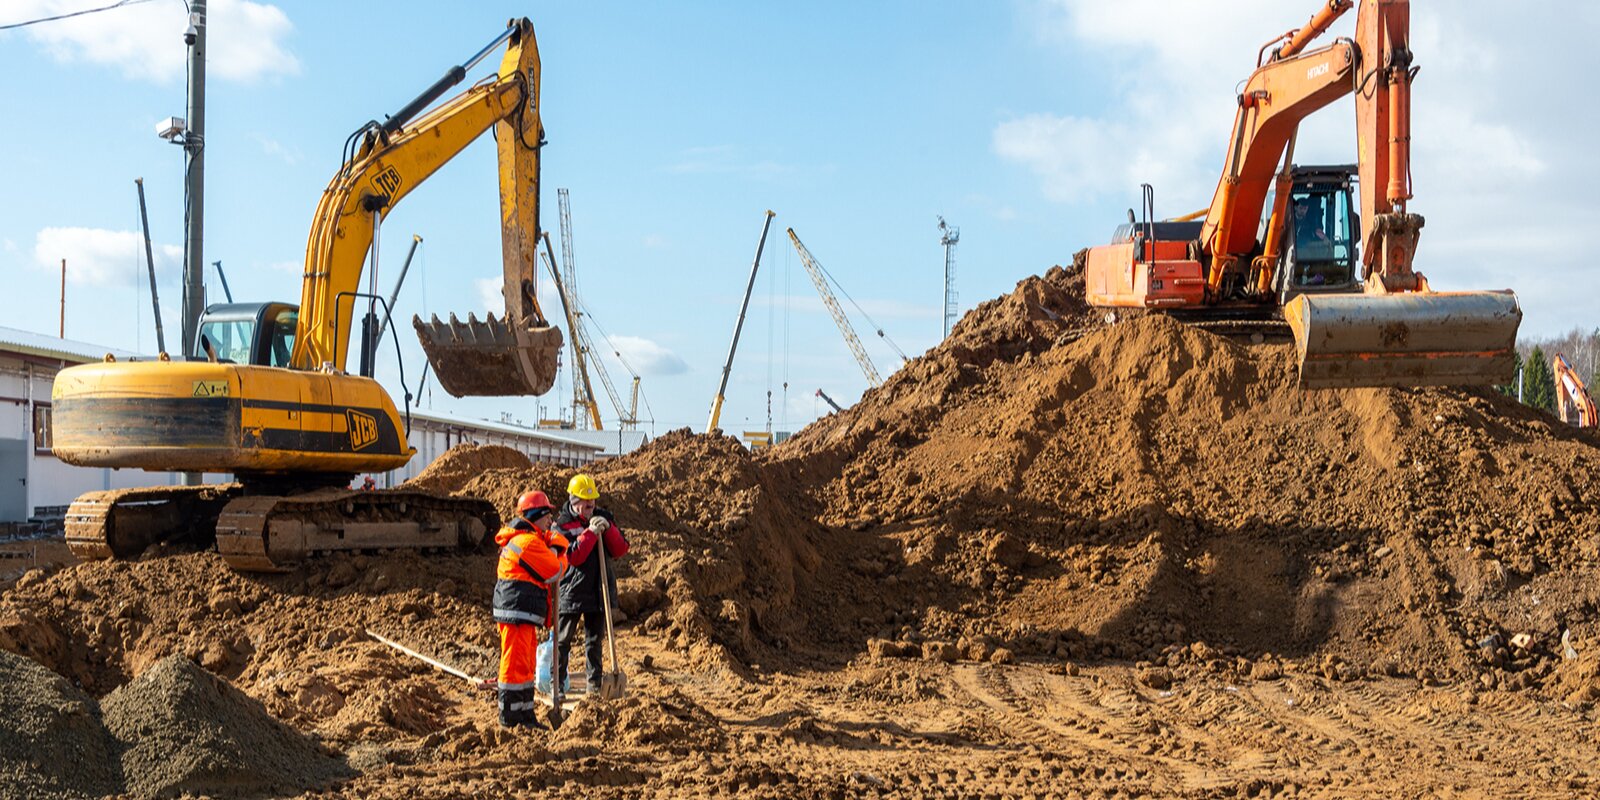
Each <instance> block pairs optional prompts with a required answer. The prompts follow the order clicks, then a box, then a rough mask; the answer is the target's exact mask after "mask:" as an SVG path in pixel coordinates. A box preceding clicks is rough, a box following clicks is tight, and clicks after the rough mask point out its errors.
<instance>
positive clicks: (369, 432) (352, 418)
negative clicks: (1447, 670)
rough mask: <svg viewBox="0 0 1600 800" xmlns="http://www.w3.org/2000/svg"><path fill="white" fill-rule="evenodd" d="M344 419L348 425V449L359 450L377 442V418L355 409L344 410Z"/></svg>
mask: <svg viewBox="0 0 1600 800" xmlns="http://www.w3.org/2000/svg"><path fill="white" fill-rule="evenodd" d="M344 417H345V419H346V420H347V421H348V422H349V423H350V449H351V450H360V449H362V448H364V447H370V446H372V443H373V442H376V441H378V418H377V417H374V416H372V415H371V414H364V413H362V412H360V411H356V410H355V409H345V412H344Z"/></svg>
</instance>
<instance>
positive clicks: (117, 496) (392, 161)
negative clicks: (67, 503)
mask: <svg viewBox="0 0 1600 800" xmlns="http://www.w3.org/2000/svg"><path fill="white" fill-rule="evenodd" d="M502 44H504V45H506V52H505V55H504V57H503V58H502V60H501V62H500V69H499V72H498V74H496V75H494V76H491V77H488V78H485V79H484V80H482V81H480V82H478V83H476V84H474V85H472V86H471V87H470V88H468V89H467V90H465V91H464V92H462V93H460V94H459V95H457V96H455V97H453V98H451V99H449V100H447V101H446V102H444V103H442V104H440V105H439V106H438V107H437V108H434V109H433V110H431V111H427V113H422V112H423V111H424V110H425V109H427V108H428V107H429V106H431V105H432V104H433V103H434V102H435V101H436V100H438V99H439V98H440V97H441V96H443V95H444V93H445V92H447V91H449V90H450V88H451V87H453V86H455V85H456V84H458V83H460V82H461V81H462V80H464V79H465V77H466V73H467V71H468V70H470V69H471V68H472V67H473V66H475V65H476V64H477V63H478V62H480V61H482V60H483V59H484V58H485V57H487V56H488V55H489V54H490V53H492V52H494V51H495V50H496V49H497V48H498V47H500V45H502ZM419 114H420V116H419ZM413 120H414V121H413ZM491 127H492V128H494V129H495V134H496V135H495V139H496V144H497V150H498V155H499V165H500V208H501V239H502V241H501V244H502V250H503V260H504V271H505V289H504V296H505V301H506V316H505V318H504V319H496V318H495V317H494V315H493V314H489V315H488V316H487V319H486V320H482V321H480V320H478V319H477V318H476V316H475V315H468V319H467V321H466V322H461V321H460V320H458V319H456V317H455V316H454V315H451V317H450V320H449V321H448V322H440V321H439V319H438V318H437V317H435V318H433V319H432V320H431V321H429V322H424V321H422V320H421V319H416V318H413V320H412V322H413V325H414V327H415V328H416V330H417V333H418V336H419V337H420V338H421V340H422V345H423V349H424V351H425V352H426V354H427V357H428V360H429V363H430V365H431V367H432V368H433V370H434V371H435V373H436V374H437V376H438V380H439V383H440V385H441V386H443V387H444V388H445V389H446V390H447V391H449V392H450V393H451V394H454V395H456V396H458V397H459V396H465V395H475V396H476V395H537V394H543V393H544V392H546V391H549V389H550V387H551V385H552V384H553V383H554V381H555V377H556V368H557V358H558V356H559V353H560V350H561V345H562V336H561V332H560V330H559V329H557V328H555V327H552V326H551V325H550V324H549V323H548V322H547V321H546V320H545V317H544V315H543V313H542V312H541V311H540V309H539V305H538V302H537V301H536V300H535V293H534V281H535V268H536V265H537V262H536V261H535V255H534V254H535V248H536V245H537V242H538V238H539V203H538V200H539V149H540V147H541V144H542V142H543V141H544V129H543V126H542V125H541V124H540V118H539V53H538V47H537V45H536V44H535V41H534V35H533V25H532V23H531V22H529V21H528V20H527V19H525V18H524V19H516V20H512V21H511V22H510V23H509V24H508V26H507V27H506V30H505V31H503V32H501V33H500V34H499V35H498V36H496V37H495V39H494V40H493V41H491V42H490V43H489V44H488V45H487V46H485V47H484V48H483V49H482V50H480V51H479V52H478V53H476V54H475V55H474V56H473V57H472V58H470V59H468V61H467V62H466V63H464V64H462V65H460V66H456V67H452V68H451V69H450V70H449V71H448V72H447V73H446V74H445V76H444V77H443V78H441V79H439V80H438V81H437V82H435V83H434V85H432V86H430V87H429V88H428V90H427V91H425V92H423V93H422V94H421V95H419V96H418V97H417V98H416V99H414V100H412V101H411V102H410V103H408V104H407V105H406V106H405V107H403V108H402V109H401V110H400V111H398V112H397V113H395V114H394V115H393V116H390V117H389V118H387V119H386V120H385V121H384V122H382V123H379V122H376V121H373V122H369V123H367V124H365V125H363V126H362V127H361V128H360V129H358V130H357V131H356V132H355V133H353V134H351V137H350V139H349V140H348V141H347V142H346V152H345V156H344V158H343V163H342V166H341V168H340V170H339V171H338V173H337V174H336V175H334V178H333V180H332V182H330V183H329V185H328V188H327V189H326V190H325V191H324V192H323V195H322V200H321V202H320V203H319V204H318V205H317V211H316V216H315V217H314V219H313V220H312V224H311V235H310V239H309V241H308V243H307V246H306V260H305V273H304V276H303V285H302V288H301V297H300V305H299V306H298V307H296V306H294V305H291V304H287V303H258V304H229V305H220V306H212V307H210V308H208V309H207V310H206V313H205V315H204V316H202V317H201V319H200V322H199V325H198V326H196V328H197V335H196V337H195V341H193V342H186V343H185V347H186V348H187V349H188V352H187V353H186V354H185V355H184V356H183V357H181V358H169V357H168V355H167V354H166V353H162V354H161V355H160V357H159V358H157V359H155V360H129V361H117V360H115V359H113V358H112V357H111V356H107V357H106V359H105V361H104V362H102V363H97V364H85V365H81V366H77V367H72V368H69V369H66V370H63V371H62V372H61V373H60V374H59V375H58V376H57V377H56V381H55V388H54V390H53V392H52V400H53V402H54V425H55V448H54V449H55V454H56V456H57V457H58V458H60V459H61V460H62V461H65V462H67V463H69V464H76V465H79V466H88V467H119V468H135V469H145V470H152V471H184V472H214V473H231V474H232V475H233V478H234V480H235V481H236V482H235V483H230V484H221V485H204V486H163V487H152V488H143V489H127V490H118V491H104V492H91V493H89V494H86V495H83V496H82V497H79V498H78V499H77V500H76V501H75V502H73V503H72V505H71V507H70V508H69V510H68V512H67V523H66V528H67V531H66V532H67V542H68V544H69V545H70V546H71V547H72V550H73V552H75V553H76V554H78V555H79V556H80V557H83V558H87V559H103V558H133V557H136V556H138V555H139V554H140V553H141V552H143V551H144V550H145V549H146V548H147V547H149V546H150V545H152V544H154V543H156V542H158V541H163V540H167V539H171V538H174V537H191V538H195V539H199V540H204V539H205V538H206V537H207V536H209V535H210V534H211V533H212V532H213V531H214V532H215V541H216V546H217V549H218V551H219V552H221V554H222V555H223V557H224V558H225V559H226V560H227V562H228V564H229V565H230V566H232V567H234V568H235V569H239V570H244V571H281V570H284V569H287V568H289V567H292V566H293V565H294V564H296V563H298V562H299V561H301V560H302V559H304V558H307V557H309V556H313V555H316V554H319V553H324V552H331V551H341V550H342V551H348V550H371V549H385V550H387V549H420V550H431V549H447V548H457V547H475V546H477V545H478V544H480V543H481V542H482V541H483V540H484V538H485V537H486V536H487V535H488V533H489V532H490V531H492V530H494V529H495V528H496V527H497V526H498V524H499V518H498V515H497V513H496V511H495V509H494V508H493V507H492V506H491V505H490V504H489V503H487V502H484V501H479V500H465V499H459V498H452V497H448V496H439V495H433V494H429V493H426V492H418V491H410V490H404V489H400V490H379V491H352V490H350V489H349V488H348V486H349V484H350V480H351V479H352V478H353V477H354V476H355V475H356V474H358V473H362V472H382V471H387V470H392V469H395V468H398V467H401V466H403V465H405V463H406V462H407V461H409V460H410V459H411V456H412V455H413V454H414V453H415V452H416V451H415V449H414V448H412V447H410V446H409V445H408V444H407V442H406V423H405V420H404V419H403V418H402V416H401V415H400V414H399V413H398V412H397V411H396V409H395V404H394V402H393V401H392V400H391V399H390V398H389V395H388V394H387V393H386V392H385V391H384V390H383V387H382V386H380V385H379V384H378V382H377V381H375V380H373V378H372V360H373V354H374V347H375V346H376V341H375V339H374V337H372V336H371V335H369V334H367V333H363V334H362V335H361V337H360V341H361V351H360V352H361V359H360V361H361V367H360V370H359V374H354V375H352V374H349V373H347V372H346V371H345V362H346V359H347V357H348V356H349V347H350V343H351V319H352V316H353V312H354V309H355V307H356V306H357V305H365V306H369V307H371V306H372V305H374V304H376V303H379V302H382V301H381V299H380V298H377V297H376V295H375V294H374V293H373V291H372V289H374V288H375V287H369V290H368V291H367V292H362V291H361V275H362V270H363V267H364V264H365V262H366V259H367V253H368V251H369V250H371V251H373V253H374V255H373V258H374V260H376V250H377V239H378V234H379V231H380V229H381V224H382V220H383V217H384V216H385V215H386V214H387V213H388V212H389V211H390V210H391V209H393V208H394V206H395V204H396V203H398V202H399V201H400V199H401V198H403V197H405V196H406V194H408V193H409V192H411V191H412V190H413V189H415V188H416V187H417V186H418V185H419V184H421V183H422V182H423V181H424V180H426V179H427V178H428V176H429V175H431V174H433V172H434V171H435V170H437V169H438V168H439V167H440V166H442V165H444V163H445V162H447V161H449V160H450V159H451V158H453V157H454V156H455V155H456V154H458V153H460V152H461V151H462V150H463V149H465V148H466V147H467V145H469V144H471V143H472V141H473V140H475V139H477V138H478V137H479V136H480V135H481V134H482V133H483V132H484V131H486V130H488V129H490V128H491ZM367 316H368V319H369V320H370V319H371V318H372V316H373V315H372V313H371V312H368V315H367ZM363 327H364V328H369V327H371V326H370V325H368V326H363ZM407 400H408V401H409V396H408V398H407Z"/></svg>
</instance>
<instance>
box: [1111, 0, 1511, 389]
mask: <svg viewBox="0 0 1600 800" xmlns="http://www.w3.org/2000/svg"><path fill="white" fill-rule="evenodd" d="M1355 4H1356V3H1355V0H1327V2H1326V4H1325V5H1324V6H1323V7H1322V8H1321V9H1319V10H1318V11H1317V13H1316V14H1315V15H1314V16H1312V18H1311V20H1310V21H1309V22H1308V23H1307V24H1306V25H1304V26H1302V27H1300V28H1298V29H1295V30H1292V31H1289V32H1287V33H1285V34H1283V35H1281V36H1279V37H1277V38H1274V39H1273V40H1271V41H1269V42H1268V43H1267V44H1265V45H1263V46H1262V48H1261V51H1260V53H1258V55H1257V59H1256V61H1257V69H1256V70H1255V72H1254V73H1253V74H1252V75H1251V76H1250V78H1249V80H1248V81H1247V82H1246V83H1245V86H1244V90H1243V92H1242V93H1240V94H1239V96H1238V111H1237V112H1236V114H1235V117H1234V126H1233V131H1232V136H1231V139H1230V141H1229V144H1228V151H1227V155H1226V157H1225V161H1224V165H1223V172H1222V178H1221V180H1220V181H1218V183H1217V189H1216V193H1215V195H1214V196H1213V198H1212V201H1211V206H1210V208H1208V209H1206V210H1205V211H1203V212H1196V213H1195V214H1191V215H1189V216H1187V217H1183V218H1179V219H1174V220H1165V221H1155V220H1153V219H1152V217H1154V198H1153V190H1152V189H1151V188H1150V187H1149V185H1148V184H1146V185H1145V186H1144V198H1143V202H1144V214H1143V218H1142V219H1140V218H1137V217H1135V215H1134V213H1133V212H1132V211H1131V210H1130V211H1129V212H1128V223H1127V224H1126V225H1122V226H1120V227H1118V229H1117V231H1116V234H1115V235H1114V236H1113V238H1112V243H1111V244H1107V245H1102V246H1099V247H1094V248H1091V249H1090V250H1089V253H1088V258H1087V261H1086V264H1085V281H1086V284H1087V291H1088V300H1089V302H1090V303H1091V304H1094V305H1097V306H1103V307H1113V308H1115V307H1132V308H1144V309H1151V310H1158V311H1162V312H1164V313H1169V314H1171V315H1172V316H1174V317H1177V318H1180V319H1184V320H1187V321H1192V322H1196V323H1198V324H1201V325H1204V326H1210V327H1217V328H1220V329H1222V330H1224V331H1226V330H1227V329H1228V328H1229V326H1239V327H1241V328H1243V329H1248V330H1252V331H1255V330H1257V329H1258V327H1259V326H1260V325H1262V324H1265V325H1267V326H1273V327H1276V328H1278V329H1281V328H1282V327H1284V326H1286V327H1287V328H1288V329H1289V331H1290V332H1292V334H1293V336H1294V339H1295V343H1296V345H1297V347H1298V350H1299V356H1300V383H1301V385H1302V386H1304V387H1306V388H1324V387H1350V386H1437V385H1490V384H1496V383H1506V382H1508V381H1509V380H1510V379H1511V374H1512V372H1513V371H1514V370H1515V362H1514V355H1513V350H1514V347H1515V344H1516V335H1517V327H1518V325H1519V324H1520V323H1521V321H1522V311H1521V309H1520V307H1519V306H1518V304H1517V298H1516V295H1515V294H1513V293H1512V292H1511V291H1510V290H1503V291H1472V292H1436V291H1433V289H1432V287H1431V286H1430V285H1429V283H1428V280H1427V279H1426V278H1424V277H1423V275H1422V273H1420V272H1417V271H1416V270H1415V269H1414V268H1413V263H1412V262H1413V259H1414V257H1415V254H1416V249H1417V239H1418V236H1419V235H1420V233H1421V230H1422V226H1423V218H1422V216H1421V215H1418V214H1415V213H1411V212H1410V211H1408V210H1407V207H1406V204H1407V201H1409V200H1411V199H1412V187H1411V165H1410V159H1411V84H1412V82H1413V80H1414V79H1415V78H1416V76H1417V67H1416V66H1415V65H1414V64H1413V61H1412V53H1411V49H1410V42H1409V28H1410V3H1409V2H1408V0H1360V6H1361V8H1360V10H1359V11H1358V12H1357V18H1356V37H1355V39H1354V40H1351V39H1346V38H1340V39H1337V40H1335V41H1334V42H1333V43H1332V44H1329V45H1327V46H1325V47H1321V48H1318V49H1314V50H1307V49H1306V47H1307V45H1309V44H1310V43H1311V42H1312V41H1314V40H1315V39H1316V38H1317V37H1319V36H1320V35H1322V34H1323V33H1324V32H1325V31H1327V29H1328V27H1329V26H1330V25H1332V24H1333V22H1334V21H1335V20H1337V19H1338V18H1339V17H1340V16H1341V15H1343V14H1344V13H1345V12H1347V11H1349V10H1350V9H1351V8H1352V7H1354V6H1355ZM1351 95H1353V96H1354V98H1355V103H1356V143H1357V148H1356V149H1357V159H1358V161H1357V163H1356V164H1354V165H1345V166H1314V167H1312V166H1296V165H1295V164H1294V146H1295V138H1296V134H1297V132H1298V130H1299V124H1300V121H1301V120H1303V119H1305V118H1306V117H1307V116H1309V115H1311V114H1312V113H1314V112H1316V111H1318V110H1320V109H1322V108H1326V107H1327V106H1329V105H1330V104H1332V103H1334V102H1335V101H1337V100H1339V99H1341V98H1343V97H1346V96H1351ZM1280 165H1281V166H1280ZM1291 206H1292V209H1291ZM1264 211H1266V212H1267V213H1266V215H1265V218H1263V212H1264Z"/></svg>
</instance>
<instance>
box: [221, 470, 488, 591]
mask: <svg viewBox="0 0 1600 800" xmlns="http://www.w3.org/2000/svg"><path fill="white" fill-rule="evenodd" d="M499 525H500V516H499V514H498V513H497V512H496V511H495V509H494V506H493V505H492V504H491V503H489V502H488V501H486V500H476V499H469V498H459V497H448V496H442V495H435V494H429V493H427V492H417V491H408V490H381V491H350V490H342V489H340V490H322V491H315V492H308V493H306V494H301V495H291V496H265V495H258V496H247V497H239V498H236V499H234V500H232V501H231V502H229V503H228V504H227V506H226V507H225V508H223V509H222V512H221V514H220V515H219V516H218V518H217V551H218V552H219V553H221V554H222V558H223V560H225V561H227V562H228V566H230V567H232V568H234V569H236V570H239V571H241V572H287V571H289V570H291V569H293V568H294V567H295V566H296V565H298V564H299V563H300V562H301V561H304V560H305V559H307V558H311V557H314V556H318V555H323V554H327V553H333V552H339V551H388V550H422V551H431V550H458V549H468V550H470V549H472V548H476V547H478V546H479V545H481V544H482V543H483V542H484V540H485V538H486V537H487V536H488V535H489V534H490V532H492V531H493V530H495V529H496V528H498V527H499Z"/></svg>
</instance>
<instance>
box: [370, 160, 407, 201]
mask: <svg viewBox="0 0 1600 800" xmlns="http://www.w3.org/2000/svg"><path fill="white" fill-rule="evenodd" d="M372 188H374V189H377V190H378V194H381V195H383V196H385V197H391V198H392V197H394V194H395V192H398V191H400V172H399V171H398V170H396V169H395V168H394V167H385V168H384V170H383V171H382V172H380V173H378V174H376V175H374V176H372Z"/></svg>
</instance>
